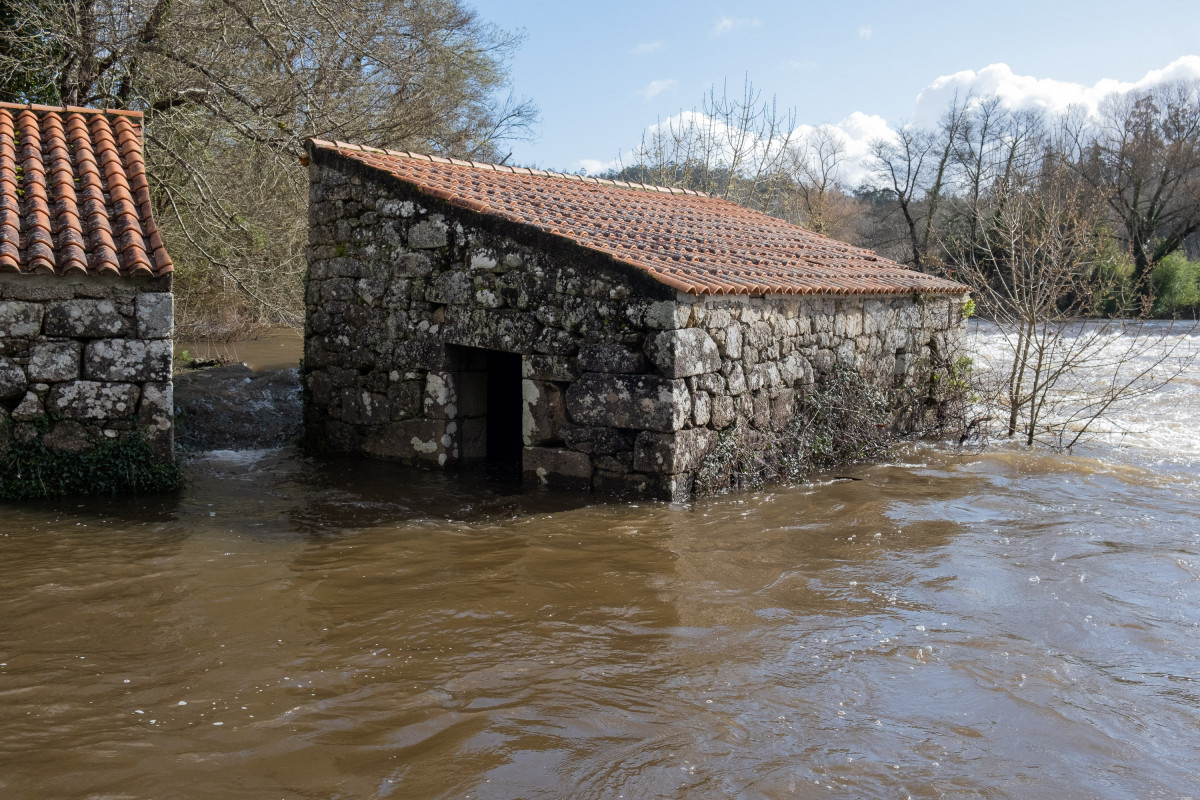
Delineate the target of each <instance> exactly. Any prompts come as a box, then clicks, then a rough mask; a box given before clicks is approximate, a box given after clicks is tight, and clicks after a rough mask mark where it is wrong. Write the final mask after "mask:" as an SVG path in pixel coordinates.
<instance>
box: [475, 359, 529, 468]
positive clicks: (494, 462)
mask: <svg viewBox="0 0 1200 800" xmlns="http://www.w3.org/2000/svg"><path fill="white" fill-rule="evenodd" d="M484 352H485V353H487V459H486V463H487V466H488V469H489V470H490V471H495V472H502V473H506V474H515V475H516V476H518V477H519V476H520V474H521V455H522V451H523V449H524V445H525V442H524V439H523V437H522V435H521V414H522V407H521V356H520V355H518V354H516V353H502V352H500V351H498V350H485V351H484Z"/></svg>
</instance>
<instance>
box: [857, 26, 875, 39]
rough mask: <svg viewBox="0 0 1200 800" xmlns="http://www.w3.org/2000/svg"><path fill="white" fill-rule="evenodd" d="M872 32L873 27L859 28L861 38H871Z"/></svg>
mask: <svg viewBox="0 0 1200 800" xmlns="http://www.w3.org/2000/svg"><path fill="white" fill-rule="evenodd" d="M871 33H872V31H871V29H870V28H866V27H863V28H859V29H858V38H860V39H870V38H871Z"/></svg>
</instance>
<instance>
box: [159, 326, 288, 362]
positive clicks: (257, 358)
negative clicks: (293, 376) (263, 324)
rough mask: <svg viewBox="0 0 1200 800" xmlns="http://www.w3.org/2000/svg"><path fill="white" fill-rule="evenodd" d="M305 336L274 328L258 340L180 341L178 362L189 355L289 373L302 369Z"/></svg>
mask: <svg viewBox="0 0 1200 800" xmlns="http://www.w3.org/2000/svg"><path fill="white" fill-rule="evenodd" d="M303 352H304V334H303V332H302V331H300V330H297V329H295V328H274V329H271V330H268V331H266V332H265V333H263V335H262V336H259V337H258V338H256V339H247V340H245V341H240V342H211V341H180V342H177V343H176V344H175V358H176V361H177V366H179V364H178V361H179V360H180V359H181V358H182V357H183V356H182V354H183V353H186V354H187V356H188V357H190V358H192V359H202V360H212V361H219V362H220V363H222V364H237V363H244V364H246V365H247V366H248V367H250V369H257V370H268V369H286V368H288V367H297V366H299V365H300V356H301V355H302V354H303Z"/></svg>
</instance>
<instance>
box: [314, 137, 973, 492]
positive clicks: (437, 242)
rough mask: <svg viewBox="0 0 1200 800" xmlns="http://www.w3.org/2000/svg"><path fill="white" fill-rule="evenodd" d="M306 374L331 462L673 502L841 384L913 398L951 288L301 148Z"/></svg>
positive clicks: (954, 298)
mask: <svg viewBox="0 0 1200 800" xmlns="http://www.w3.org/2000/svg"><path fill="white" fill-rule="evenodd" d="M305 161H306V163H308V168H309V177H310V208H309V218H310V226H311V227H310V247H309V268H308V284H307V295H306V297H307V323H306V328H305V353H304V366H303V378H304V383H305V424H306V437H307V440H308V442H309V443H310V445H311V446H313V447H315V448H317V449H319V450H323V451H325V452H333V453H340V454H353V455H359V456H365V457H370V458H378V459H389V460H396V461H403V462H409V463H414V464H427V465H431V466H438V467H453V466H457V465H466V464H471V463H480V462H487V463H491V464H494V465H500V466H507V467H509V468H512V469H520V470H522V471H523V473H524V478H525V480H526V482H535V481H536V482H539V483H543V484H547V485H551V486H562V487H574V488H582V489H595V490H599V491H611V492H617V493H625V494H634V495H650V496H657V497H663V498H669V499H679V498H684V497H687V496H688V494H689V492H690V490H691V486H692V480H693V477H694V474H695V471H696V469H697V468H698V466H699V465H700V463H701V461H702V460H703V458H704V456H705V454H706V453H707V452H708V451H709V449H710V448H711V447H712V446H713V444H714V442H715V441H716V439H717V437H718V435H719V434H720V432H722V431H731V430H734V429H737V428H739V427H745V426H749V427H750V428H752V429H758V430H768V429H771V428H779V427H782V426H785V425H786V424H787V423H788V421H789V420H790V419H791V417H792V415H793V414H794V412H795V407H796V398H797V393H799V392H803V391H805V389H806V387H810V386H812V385H813V382H814V381H817V380H820V379H821V377H822V376H823V375H827V374H829V373H831V372H832V371H833V370H835V369H838V368H844V369H852V370H857V371H858V372H859V373H860V374H862V375H864V376H866V377H867V378H868V379H870V380H872V381H876V382H879V383H881V384H886V385H888V386H893V385H896V384H903V383H905V382H907V383H910V384H913V385H915V384H916V383H918V382H919V381H920V379H921V376H922V372H923V371H927V370H928V369H929V365H930V364H932V363H933V362H934V361H935V360H936V358H937V356H938V354H939V353H942V354H945V353H948V352H950V351H951V350H952V349H953V346H954V344H955V343H956V341H957V340H958V339H959V338H960V337H961V335H962V306H963V303H964V301H965V300H966V291H967V290H966V287H964V286H962V285H960V284H957V283H953V282H950V281H946V280H941V279H939V278H935V277H932V276H929V275H924V274H921V273H917V272H913V271H910V270H908V269H905V268H904V267H902V266H901V265H899V264H896V263H894V262H891V261H888V260H886V259H883V258H880V257H879V256H876V255H875V254H873V253H871V252H868V251H865V250H861V249H858V248H855V247H851V246H849V245H846V244H842V243H840V242H836V241H834V240H831V239H828V238H825V237H822V236H818V235H816V234H813V233H811V232H809V231H806V230H804V229H802V228H799V227H797V226H794V225H790V224H788V223H785V222H783V221H781V220H778V219H775V218H772V217H769V216H766V215H764V214H761V213H758V212H755V211H750V210H748V209H745V208H742V207H740V206H737V205H735V204H733V203H730V202H727V201H724V200H719V199H716V198H712V197H709V196H706V195H703V194H699V193H696V192H692V191H684V190H678V189H663V188H656V187H650V186H641V185H636V184H628V183H623V182H614V181H606V180H598V179H595V178H586V177H581V176H578V175H562V174H555V173H550V172H544V171H541V170H530V169H524V168H510V167H503V166H495V165H490V164H479V163H473V162H466V161H458V160H451V159H445V158H439V157H436V156H425V155H419V154H413V153H404V152H394V151H383V150H376V149H372V148H368V147H361V146H357V145H351V144H346V143H342V142H337V143H330V142H323V141H317V140H313V141H310V142H309V143H308V151H307V156H306V159H305Z"/></svg>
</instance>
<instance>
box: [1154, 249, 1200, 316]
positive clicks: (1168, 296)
mask: <svg viewBox="0 0 1200 800" xmlns="http://www.w3.org/2000/svg"><path fill="white" fill-rule="evenodd" d="M1150 283H1151V285H1153V287H1154V316H1156V317H1181V316H1188V317H1194V316H1196V313H1197V311H1200V261H1189V260H1188V258H1187V256H1186V255H1185V254H1184V253H1183V252H1181V251H1179V250H1176V251H1175V252H1174V253H1171V254H1170V255H1168V256H1167V257H1166V258H1164V259H1163V260H1162V261H1160V262H1158V264H1157V265H1156V266H1155V267H1154V271H1153V272H1151V273H1150Z"/></svg>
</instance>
